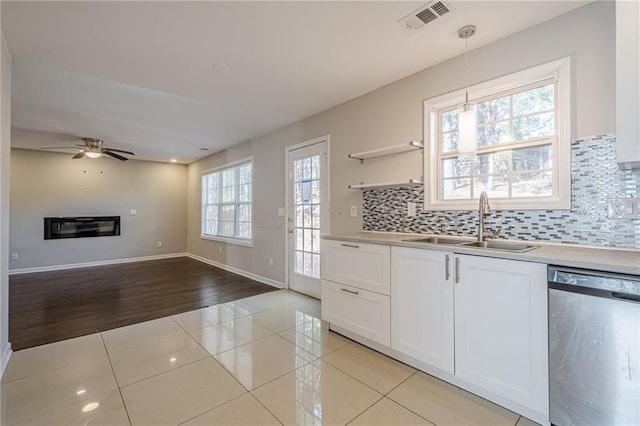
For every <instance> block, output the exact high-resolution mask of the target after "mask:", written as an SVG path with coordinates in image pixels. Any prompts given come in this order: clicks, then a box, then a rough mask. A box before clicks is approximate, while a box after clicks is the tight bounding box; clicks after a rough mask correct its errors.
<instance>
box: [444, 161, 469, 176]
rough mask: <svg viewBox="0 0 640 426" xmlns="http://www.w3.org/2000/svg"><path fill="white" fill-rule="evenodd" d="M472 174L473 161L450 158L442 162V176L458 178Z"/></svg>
mask: <svg viewBox="0 0 640 426" xmlns="http://www.w3.org/2000/svg"><path fill="white" fill-rule="evenodd" d="M470 174H471V161H469V159H464V160H461V159H459V158H448V159H445V160H442V176H444V177H456V176H469V175H470Z"/></svg>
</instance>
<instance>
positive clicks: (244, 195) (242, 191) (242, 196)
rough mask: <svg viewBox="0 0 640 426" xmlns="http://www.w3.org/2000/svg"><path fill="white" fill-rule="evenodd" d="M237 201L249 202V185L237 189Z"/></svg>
mask: <svg viewBox="0 0 640 426" xmlns="http://www.w3.org/2000/svg"><path fill="white" fill-rule="evenodd" d="M238 201H239V202H247V201H251V184H243V185H240V186H239V187H238Z"/></svg>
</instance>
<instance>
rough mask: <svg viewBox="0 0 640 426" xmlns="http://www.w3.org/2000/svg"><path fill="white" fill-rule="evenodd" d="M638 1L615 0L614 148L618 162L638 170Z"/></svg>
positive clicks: (639, 20) (639, 121)
mask: <svg viewBox="0 0 640 426" xmlns="http://www.w3.org/2000/svg"><path fill="white" fill-rule="evenodd" d="M639 74H640V4H638V2H637V1H629V0H617V1H616V150H617V157H618V163H620V165H621V166H622V167H623V168H625V169H629V168H634V169H640V79H639V78H638V75H639Z"/></svg>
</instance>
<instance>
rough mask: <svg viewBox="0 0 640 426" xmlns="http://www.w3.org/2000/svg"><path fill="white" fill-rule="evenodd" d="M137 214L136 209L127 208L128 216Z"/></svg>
mask: <svg viewBox="0 0 640 426" xmlns="http://www.w3.org/2000/svg"><path fill="white" fill-rule="evenodd" d="M137 214H138V210H136V209H129V215H130V216H135V215H137Z"/></svg>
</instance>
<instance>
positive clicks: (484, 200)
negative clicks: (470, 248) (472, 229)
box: [478, 191, 502, 242]
mask: <svg viewBox="0 0 640 426" xmlns="http://www.w3.org/2000/svg"><path fill="white" fill-rule="evenodd" d="M487 216H491V206H490V205H489V197H488V196H487V193H486V192H485V191H482V193H480V202H479V203H478V242H483V241H484V239H485V238H496V237H497V236H498V235H500V232H501V231H502V228H498V229H497V230H496V231H495V232H486V231H485V225H484V218H485V217H487Z"/></svg>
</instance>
